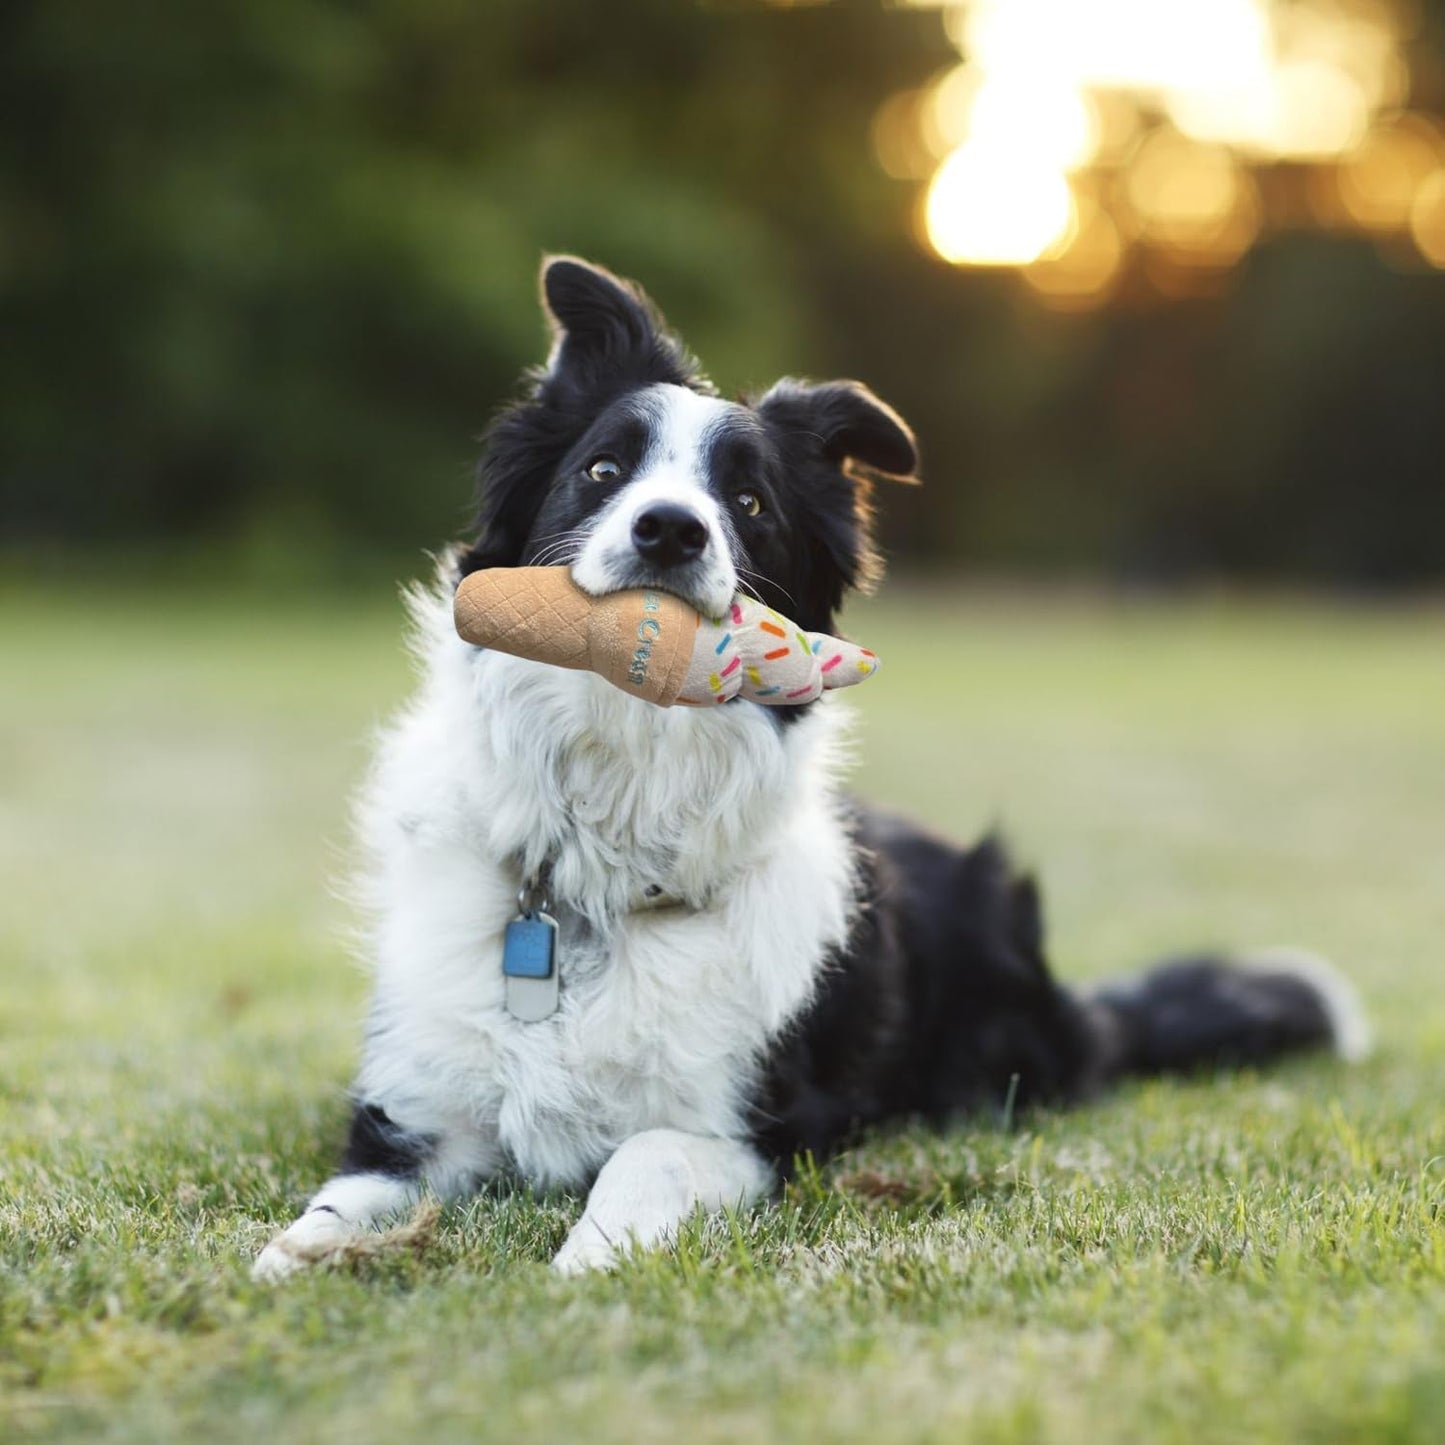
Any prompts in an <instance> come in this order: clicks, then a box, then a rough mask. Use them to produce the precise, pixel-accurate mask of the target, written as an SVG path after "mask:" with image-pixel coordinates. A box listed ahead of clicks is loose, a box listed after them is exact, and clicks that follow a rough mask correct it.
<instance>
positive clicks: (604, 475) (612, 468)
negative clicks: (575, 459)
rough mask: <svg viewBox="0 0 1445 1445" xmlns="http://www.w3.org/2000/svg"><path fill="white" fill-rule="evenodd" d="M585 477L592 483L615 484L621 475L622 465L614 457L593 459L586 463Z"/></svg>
mask: <svg viewBox="0 0 1445 1445" xmlns="http://www.w3.org/2000/svg"><path fill="white" fill-rule="evenodd" d="M587 475H588V476H589V477H591V478H592V480H593V481H594V482H615V481H616V480H617V479H618V478H619V477H620V476H621V475H622V464H621V462H619V461H618V460H617V458H616V457H608V456H601V457H593V458H592V460H591V461H590V462H588V463H587Z"/></svg>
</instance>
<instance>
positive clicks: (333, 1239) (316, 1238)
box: [251, 1104, 492, 1283]
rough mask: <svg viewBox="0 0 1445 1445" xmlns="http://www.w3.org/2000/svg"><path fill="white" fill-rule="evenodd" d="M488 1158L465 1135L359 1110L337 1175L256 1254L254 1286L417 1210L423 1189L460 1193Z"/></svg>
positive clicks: (373, 1108)
mask: <svg viewBox="0 0 1445 1445" xmlns="http://www.w3.org/2000/svg"><path fill="white" fill-rule="evenodd" d="M491 1153H492V1151H491V1149H489V1147H488V1146H487V1144H486V1141H484V1140H483V1139H481V1138H480V1137H478V1136H476V1135H474V1134H472V1133H470V1132H469V1131H457V1132H455V1133H452V1132H448V1133H442V1134H439V1133H435V1132H422V1131H420V1130H412V1129H407V1128H405V1127H403V1126H402V1125H399V1124H397V1123H396V1122H395V1121H394V1120H393V1119H392V1118H391V1117H390V1116H389V1115H388V1114H387V1113H386V1111H385V1110H384V1109H382V1108H381V1107H380V1106H379V1105H377V1104H362V1105H359V1106H358V1107H357V1109H356V1112H355V1114H354V1115H353V1116H352V1121H351V1134H350V1136H349V1138H348V1139H347V1143H346V1152H345V1154H344V1155H343V1156H342V1160H341V1171H340V1172H339V1173H338V1174H336V1175H335V1176H334V1177H333V1178H332V1179H330V1180H329V1181H328V1182H327V1183H326V1184H324V1185H323V1186H322V1188H321V1189H320V1190H319V1191H318V1192H317V1193H316V1194H315V1195H314V1196H313V1197H312V1199H311V1202H310V1203H309V1204H308V1205H307V1206H306V1211H305V1213H304V1214H302V1216H301V1217H300V1218H299V1219H298V1220H297V1221H296V1222H295V1223H294V1224H292V1225H291V1226H290V1227H289V1228H288V1229H286V1230H284V1231H283V1232H282V1233H281V1234H279V1235H277V1236H276V1238H275V1239H273V1240H272V1241H271V1243H270V1244H268V1245H267V1246H266V1247H265V1249H263V1250H262V1251H261V1253H260V1255H259V1256H258V1257H257V1260H256V1263H255V1265H254V1266H253V1267H252V1270H251V1275H252V1278H254V1279H258V1280H263V1281H266V1282H267V1283H271V1282H274V1281H276V1280H281V1279H285V1278H286V1277H287V1276H288V1275H291V1274H294V1273H295V1272H296V1271H297V1270H299V1269H303V1268H305V1267H306V1266H307V1265H308V1264H314V1263H316V1262H317V1261H318V1260H322V1259H325V1258H326V1257H327V1255H328V1254H330V1253H332V1252H333V1251H334V1250H335V1249H336V1248H337V1247H338V1246H340V1245H343V1244H345V1242H346V1241H347V1240H348V1239H351V1238H354V1237H355V1236H356V1235H358V1234H363V1233H365V1232H366V1230H368V1229H370V1228H371V1227H372V1226H373V1225H375V1224H376V1223H377V1222H378V1221H379V1220H382V1219H384V1218H386V1216H387V1215H390V1214H395V1213H396V1212H397V1211H398V1210H401V1209H405V1208H407V1207H408V1206H409V1205H412V1204H415V1203H416V1201H417V1200H418V1199H419V1198H420V1196H421V1192H422V1187H423V1184H424V1183H425V1184H429V1185H431V1187H432V1188H433V1189H435V1190H436V1192H437V1193H438V1194H441V1195H442V1196H443V1197H448V1196H453V1195H456V1194H459V1193H461V1192H462V1191H463V1190H464V1189H466V1188H467V1187H469V1186H471V1185H473V1184H475V1182H476V1181H477V1180H478V1179H479V1178H480V1177H482V1176H483V1175H485V1174H486V1173H488V1172H490V1165H491V1163H492V1160H491V1157H490V1155H491Z"/></svg>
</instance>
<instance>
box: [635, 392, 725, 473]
mask: <svg viewBox="0 0 1445 1445" xmlns="http://www.w3.org/2000/svg"><path fill="white" fill-rule="evenodd" d="M638 399H639V400H640V401H641V403H642V405H643V406H644V407H645V408H646V410H647V413H648V415H649V416H650V417H651V418H652V427H651V432H652V435H651V437H650V438H649V446H648V452H647V455H646V456H645V457H644V458H643V462H642V467H641V469H640V473H641V475H643V476H651V475H654V474H657V473H663V472H665V473H667V474H669V475H671V476H675V477H677V478H678V479H679V480H684V479H685V480H687V481H690V482H691V483H692V484H693V485H694V486H697V487H704V486H706V484H707V452H708V447H709V445H710V443H711V440H712V438H711V433H712V431H713V430H714V428H716V427H717V425H718V424H719V423H720V422H721V421H722V420H723V418H724V417H726V416H727V414H728V412H729V411H730V410H731V407H730V405H729V404H728V403H727V402H725V401H723V400H722V398H721V397H716V396H703V395H701V394H700V393H698V392H696V391H693V390H691V389H690V388H689V387H686V386H671V385H668V384H666V383H663V384H661V385H658V386H650V387H648V388H647V389H646V390H645V391H643V392H640V393H639V394H638Z"/></svg>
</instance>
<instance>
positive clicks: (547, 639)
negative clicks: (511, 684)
mask: <svg viewBox="0 0 1445 1445" xmlns="http://www.w3.org/2000/svg"><path fill="white" fill-rule="evenodd" d="M455 616H456V625H457V632H458V633H459V634H460V635H461V636H462V637H463V638H464V639H465V640H466V641H467V642H471V643H474V644H475V645H476V646H478V647H490V648H493V649H495V650H496V651H498V652H506V653H510V654H511V655H512V656H513V657H528V658H531V659H532V660H533V661H535V662H548V663H551V664H552V665H553V666H554V667H570V668H574V669H577V670H579V671H584V672H595V673H597V674H598V676H599V677H604V678H606V679H607V681H608V682H610V683H611V684H612V685H613V686H614V687H619V688H621V689H622V691H623V692H628V693H631V694H632V695H633V696H634V697H640V698H643V699H645V700H646V701H647V702H651V703H656V704H657V706H658V707H672V706H673V705H674V704H677V705H681V706H686V707H698V706H706V705H710V704H712V703H719V702H729V701H731V700H732V699H733V698H735V697H743V698H748V699H749V700H751V701H752V702H760V703H765V704H767V705H768V706H788V707H795V706H797V705H799V704H800V703H805V702H812V701H813V700H814V699H815V698H817V697H819V696H821V695H822V693H823V692H824V691H825V690H828V689H832V688H836V687H849V686H851V685H852V684H853V683H855V682H862V681H863V680H864V679H865V678H868V677H871V676H872V675H873V674H874V673H875V672H877V671H878V665H879V664H878V659H877V657H875V656H874V655H873V653H871V652H869V651H868V650H867V649H866V648H862V647H856V646H855V645H854V644H853V643H851V642H844V641H843V640H842V639H841V638H837V637H829V636H828V634H827V633H825V632H804V631H803V630H802V629H801V628H800V627H798V626H797V625H796V624H795V623H792V622H790V621H789V620H788V619H787V618H786V617H782V616H779V614H778V613H776V612H774V611H773V610H772V609H771V608H770V607H765V606H764V605H763V604H762V603H761V602H758V601H756V600H754V599H753V598H751V597H739V598H737V600H736V601H734V602H733V604H732V605H731V607H729V609H728V611H727V612H726V614H725V615H724V616H722V617H713V618H708V617H700V616H699V615H698V614H697V613H696V612H695V611H693V609H692V608H691V607H689V606H688V605H687V603H685V602H683V601H681V600H680V599H679V598H676V597H673V596H671V595H670V594H669V593H666V592H659V591H656V590H655V589H653V588H639V589H637V590H635V591H629V592H613V593H610V594H608V595H607V596H605V597H590V596H588V594H587V593H585V592H584V591H582V589H581V588H580V587H578V586H577V584H576V583H575V582H574V581H573V580H572V576H571V574H570V573H569V572H568V571H567V569H566V568H565V567H498V568H494V569H491V570H488V571H483V572H472V573H470V574H469V575H468V576H466V577H464V578H463V579H462V582H461V585H460V586H459V587H458V588H457V595H456V602H455Z"/></svg>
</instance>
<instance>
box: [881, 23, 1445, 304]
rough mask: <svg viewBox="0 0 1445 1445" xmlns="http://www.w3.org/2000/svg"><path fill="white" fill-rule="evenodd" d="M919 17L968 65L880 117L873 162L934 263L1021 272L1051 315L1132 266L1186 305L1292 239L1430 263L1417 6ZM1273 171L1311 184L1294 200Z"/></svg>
mask: <svg viewBox="0 0 1445 1445" xmlns="http://www.w3.org/2000/svg"><path fill="white" fill-rule="evenodd" d="M912 3H914V4H917V5H926V4H929V3H930V0H912ZM932 7H933V8H936V9H938V10H939V11H941V14H942V23H943V25H944V27H945V29H946V32H947V35H948V37H949V38H950V40H951V41H952V42H953V44H954V46H955V48H956V49H957V51H958V52H959V55H960V63H959V64H958V65H957V66H955V67H953V68H951V69H949V70H947V71H945V72H944V73H943V74H941V75H939V76H936V77H935V78H934V79H933V80H932V81H930V82H929V83H928V84H927V85H926V86H924V87H923V88H922V89H921V90H919V91H914V92H908V93H906V94H905V95H904V96H900V97H894V99H893V100H890V101H889V102H887V104H885V106H884V107H883V108H882V110H881V111H880V112H879V115H878V118H877V122H876V124H875V129H874V149H875V153H876V154H877V156H878V160H879V163H880V164H881V165H882V166H883V167H884V169H885V170H886V171H887V172H888V173H889V174H890V175H893V176H896V177H899V178H907V179H920V180H921V179H927V181H928V185H927V191H926V198H925V202H924V207H923V216H924V222H923V227H922V230H923V234H924V236H925V238H926V243H927V244H928V245H929V246H930V247H931V248H932V249H933V250H934V251H935V252H936V253H937V254H938V255H939V256H940V257H942V258H943V259H944V260H946V261H949V262H952V263H954V264H957V265H974V266H1012V267H1017V268H1020V269H1021V270H1022V271H1023V273H1024V279H1025V281H1026V282H1027V284H1028V287H1029V289H1030V291H1031V292H1032V294H1034V295H1035V296H1037V297H1038V298H1040V299H1041V300H1042V301H1044V302H1045V303H1046V304H1049V305H1052V306H1060V307H1063V308H1065V309H1085V308H1087V306H1088V305H1090V304H1101V303H1102V302H1104V301H1106V300H1108V299H1109V298H1110V297H1111V296H1113V295H1115V294H1117V293H1118V290H1119V286H1120V281H1121V277H1122V276H1123V275H1124V274H1125V273H1126V272H1127V271H1129V270H1130V269H1131V262H1133V261H1135V260H1137V261H1138V262H1139V264H1138V266H1137V267H1134V269H1135V270H1137V271H1138V273H1139V274H1141V275H1143V276H1145V277H1160V276H1163V277H1167V278H1168V279H1167V281H1166V282H1165V283H1164V284H1163V285H1162V286H1160V287H1156V288H1155V289H1156V291H1161V292H1163V293H1166V294H1178V292H1179V289H1180V286H1181V284H1183V285H1184V286H1185V289H1186V290H1187V289H1188V288H1187V282H1181V281H1180V277H1181V275H1183V274H1185V273H1188V272H1189V271H1191V270H1192V271H1202V270H1208V271H1212V272H1215V273H1218V272H1222V271H1227V270H1228V269H1229V268H1230V267H1232V266H1233V265H1235V263H1237V262H1238V261H1239V260H1240V259H1241V258H1242V257H1243V256H1244V255H1245V253H1246V252H1247V251H1248V250H1249V249H1250V247H1251V246H1252V245H1253V244H1254V243H1255V242H1256V241H1257V240H1258V239H1259V238H1260V236H1261V235H1263V234H1265V233H1266V232H1267V231H1269V230H1270V229H1271V228H1278V227H1281V226H1287V225H1301V224H1303V225H1318V226H1322V227H1326V228H1328V229H1332V230H1338V229H1342V228H1350V229H1356V230H1360V231H1364V232H1366V233H1369V234H1372V235H1375V236H1377V237H1379V238H1380V239H1381V243H1382V244H1385V243H1386V239H1387V238H1389V244H1392V245H1393V244H1396V243H1397V242H1398V241H1399V240H1400V239H1401V238H1404V240H1405V242H1406V244H1413V246H1414V247H1415V248H1416V250H1417V251H1418V252H1419V254H1420V256H1421V257H1423V258H1424V259H1425V260H1427V261H1429V262H1430V264H1432V265H1439V264H1440V260H1439V257H1440V255H1441V247H1442V240H1441V235H1440V227H1441V224H1442V223H1441V220H1440V215H1439V213H1440V206H1441V202H1440V200H1439V193H1440V188H1441V185H1442V182H1441V181H1440V180H1439V176H1440V174H1441V173H1442V172H1445V146H1442V145H1441V143H1440V135H1441V132H1440V128H1439V127H1438V126H1437V125H1436V124H1435V123H1434V122H1433V121H1432V120H1431V119H1430V118H1429V117H1428V116H1425V115H1422V114H1420V113H1418V112H1411V111H1409V110H1408V109H1406V107H1407V106H1408V104H1409V102H1410V85H1411V78H1410V66H1409V63H1408V57H1407V47H1408V44H1409V41H1410V38H1411V36H1412V35H1413V34H1414V33H1415V31H1416V30H1417V29H1418V25H1419V16H1418V13H1417V10H1416V7H1415V6H1414V5H1413V4H1412V3H1411V0H932ZM928 157H931V158H932V161H931V164H930V163H929V161H928V160H927V159H926V158H928ZM1282 167H1283V168H1285V169H1286V170H1298V169H1299V168H1303V169H1304V170H1305V172H1306V175H1305V178H1304V184H1303V185H1298V184H1296V185H1295V186H1294V189H1293V191H1287V190H1286V188H1285V187H1284V184H1283V182H1281V181H1280V179H1279V176H1280V174H1281V169H1280V168H1282ZM1281 195H1284V196H1285V200H1283V201H1280V199H1279V198H1280V196H1281ZM1289 195H1294V196H1297V197H1302V198H1306V199H1300V200H1297V201H1294V202H1289V201H1288V196H1289ZM1272 196H1273V197H1275V199H1276V202H1277V203H1276V204H1274V205H1272V206H1271V204H1270V200H1271V197H1272Z"/></svg>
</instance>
